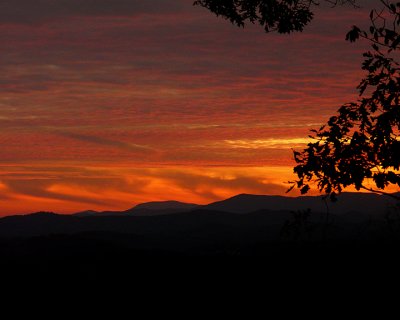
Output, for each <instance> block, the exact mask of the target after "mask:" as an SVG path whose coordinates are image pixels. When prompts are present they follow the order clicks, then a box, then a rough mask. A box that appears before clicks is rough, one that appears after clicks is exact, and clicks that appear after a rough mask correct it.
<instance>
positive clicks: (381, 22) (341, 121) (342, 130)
mask: <svg viewBox="0 0 400 320" xmlns="http://www.w3.org/2000/svg"><path fill="white" fill-rule="evenodd" d="M381 3H382V4H383V5H384V9H383V10H382V11H377V10H373V11H372V12H371V14H370V19H371V27H370V28H369V30H368V31H363V30H361V29H360V28H358V27H356V26H354V27H353V28H352V29H351V31H350V32H349V33H348V34H347V37H346V39H347V40H349V41H356V40H357V39H359V38H365V39H367V40H369V41H370V42H371V43H372V50H371V51H368V52H366V53H364V58H365V60H364V63H363V64H362V69H363V70H365V71H366V72H367V75H366V77H365V78H364V79H362V80H361V82H360V84H359V86H358V90H359V93H360V99H359V100H358V101H357V102H351V103H347V104H344V105H343V106H342V107H340V109H339V110H338V113H337V115H335V116H333V117H331V118H330V119H329V121H328V122H327V124H326V125H324V126H322V127H321V128H320V129H319V130H312V131H313V135H312V136H311V137H312V138H313V139H314V141H313V142H310V143H309V144H308V146H307V148H306V149H304V150H303V151H302V152H297V151H294V158H295V161H296V163H297V166H296V167H295V168H294V172H295V173H296V174H297V176H298V180H297V181H295V182H294V185H293V186H292V188H293V187H298V188H300V190H301V192H302V193H303V194H304V193H307V192H308V190H309V189H310V184H311V183H316V184H317V186H318V189H319V190H320V191H323V192H325V193H326V194H327V195H330V196H331V198H333V199H334V198H335V195H336V194H337V193H340V192H341V191H342V190H343V188H345V187H347V186H350V185H354V186H355V188H356V189H357V190H360V189H367V190H370V191H374V192H378V193H383V194H387V193H385V192H384V191H383V190H384V189H385V188H386V187H387V186H388V185H390V184H394V185H397V186H399V187H400V173H399V168H400V106H399V102H400V68H399V64H398V63H397V62H396V60H395V58H396V54H398V51H397V50H398V49H400V46H399V45H400V34H399V32H398V28H399V26H400V2H398V3H392V2H391V1H383V0H381ZM367 181H370V182H371V183H373V184H374V185H375V186H376V188H377V189H376V188H375V187H373V188H371V187H367V186H366V182H367ZM388 195H391V196H393V197H396V198H398V197H397V196H394V195H393V194H388Z"/></svg>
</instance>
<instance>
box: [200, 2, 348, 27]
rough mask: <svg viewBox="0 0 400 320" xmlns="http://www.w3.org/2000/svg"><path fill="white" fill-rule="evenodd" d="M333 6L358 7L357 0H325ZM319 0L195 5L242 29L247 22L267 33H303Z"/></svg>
mask: <svg viewBox="0 0 400 320" xmlns="http://www.w3.org/2000/svg"><path fill="white" fill-rule="evenodd" d="M325 1H326V2H328V3H330V4H332V5H333V6H335V5H338V4H344V3H351V4H353V5H354V3H355V0H335V1H332V0H325ZM318 4H319V2H318V1H316V0H197V1H195V2H194V5H199V6H202V7H204V8H207V9H208V10H210V11H211V12H213V13H215V14H216V15H217V16H222V17H224V18H225V19H228V20H230V21H231V22H232V23H233V24H236V25H237V26H239V27H244V25H245V22H246V21H248V22H250V23H258V24H259V25H261V26H263V28H264V29H265V31H266V32H270V31H277V32H279V33H291V32H293V31H303V29H304V27H305V26H306V25H307V24H308V23H309V22H310V21H311V20H312V18H313V12H312V11H311V9H312V7H313V6H316V5H318Z"/></svg>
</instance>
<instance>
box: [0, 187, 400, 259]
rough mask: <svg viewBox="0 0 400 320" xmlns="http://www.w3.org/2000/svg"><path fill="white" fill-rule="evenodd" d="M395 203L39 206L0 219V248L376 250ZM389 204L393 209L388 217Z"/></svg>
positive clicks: (55, 255) (303, 200)
mask: <svg viewBox="0 0 400 320" xmlns="http://www.w3.org/2000/svg"><path fill="white" fill-rule="evenodd" d="M326 205H328V207H329V210H328V211H327V207H326ZM394 207H395V201H394V200H392V199H390V198H388V197H384V196H379V195H375V194H356V193H347V194H343V195H341V196H340V198H339V200H338V202H336V203H331V202H328V203H325V201H323V200H322V199H321V197H298V198H288V197H280V196H261V195H246V194H242V195H237V196H235V197H232V198H229V199H226V200H224V201H218V202H214V203H211V204H209V205H204V206H199V205H195V204H187V203H180V202H176V201H166V202H151V203H145V204H140V205H137V206H135V207H133V208H132V209H129V210H126V211H120V212H117V211H107V212H95V211H85V212H80V213H77V214H75V215H58V214H55V213H49V212H39V213H34V214H29V215H24V216H8V217H4V218H1V219H0V254H1V255H2V257H8V258H7V259H9V260H10V261H22V263H25V262H26V261H36V262H37V263H38V264H40V265H43V263H44V262H41V261H48V260H49V259H56V260H57V261H64V262H65V260H66V259H69V260H68V261H75V262H76V261H80V259H89V261H91V262H90V263H92V261H98V260H101V261H104V259H106V260H107V261H106V262H105V263H106V265H110V263H111V262H112V261H113V259H114V258H115V256H118V257H119V259H122V260H124V261H126V260H132V261H137V260H136V259H137V258H138V257H147V256H165V255H168V256H171V255H173V256H176V255H179V256H182V255H185V256H187V255H196V256H199V255H200V256H203V255H207V256H209V255H211V256H232V255H235V256H236V255H242V256H243V255H244V256H254V255H256V256H260V255H261V256H265V255H270V254H271V252H275V253H277V254H279V255H286V254H287V252H291V253H293V252H298V250H299V248H305V249H306V250H309V248H311V251H310V254H312V255H314V254H315V253H318V252H319V253H320V248H322V247H323V248H331V249H332V248H337V247H338V248H340V250H339V251H337V252H342V250H344V252H347V253H348V254H349V255H352V254H353V253H354V252H355V251H354V250H356V251H357V250H359V249H358V248H360V247H362V248H364V249H363V250H364V252H366V253H368V254H369V252H370V249H371V244H372V247H374V248H376V251H377V252H381V248H386V247H387V243H390V244H391V245H392V244H393V247H394V248H395V249H393V250H397V248H398V246H397V244H400V236H399V234H400V232H399V231H400V215H399V211H398V210H397V209H396V208H394ZM308 209H311V211H308ZM396 210H397V211H396ZM388 212H393V213H394V214H395V215H394V216H393V217H394V218H393V219H392V220H390V221H389V220H387V219H386V213H388ZM376 243H378V244H379V245H376ZM299 244H300V245H301V246H300V247H299ZM282 250H283V251H282ZM287 250H289V251H287ZM324 250H325V249H324ZM335 250H336V249H335ZM284 252H286V253H284ZM324 252H325V251H324ZM327 252H328V251H327ZM319 253H318V254H319ZM296 254H297V253H296ZM110 257H113V258H110ZM15 259H17V260H15ZM71 259H72V260H71ZM36 262H35V263H36ZM64 262H63V263H64ZM93 263H94V262H93Z"/></svg>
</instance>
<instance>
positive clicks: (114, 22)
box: [0, 0, 369, 215]
mask: <svg viewBox="0 0 400 320" xmlns="http://www.w3.org/2000/svg"><path fill="white" fill-rule="evenodd" d="M361 2H362V3H363V4H366V3H368V2H369V1H361ZM192 3H193V0H85V1H82V0H81V1H78V0H40V1H39V0H38V1H33V0H10V1H2V2H1V3H0V30H1V31H0V42H1V44H2V45H1V47H0V71H1V72H0V91H1V93H0V142H1V148H0V215H7V214H19V213H28V212H34V211H39V210H46V211H55V212H59V213H71V212H76V211H81V210H87V209H93V210H120V209H128V208H130V207H132V206H134V205H135V204H137V203H140V202H146V201H153V200H171V199H174V200H179V201H185V202H195V203H209V202H212V201H216V200H220V199H223V198H227V197H229V196H233V195H235V194H238V193H255V194H279V195H284V194H285V191H286V190H287V188H288V186H289V185H288V184H287V183H286V182H287V181H288V180H291V179H293V178H294V176H293V175H292V167H293V166H294V162H293V160H292V152H291V148H297V149H301V147H302V146H304V143H306V142H307V136H308V134H309V130H310V129H312V128H318V127H319V126H320V125H321V124H323V123H324V122H325V121H326V120H327V119H328V117H329V116H330V115H332V114H333V113H334V112H335V111H336V110H337V109H338V107H339V106H340V105H341V104H343V103H345V102H349V101H352V100H355V99H357V91H356V89H355V87H356V86H357V84H358V82H359V80H360V79H361V77H362V76H363V73H362V71H361V70H360V65H361V62H362V56H361V53H362V52H363V51H365V49H366V48H367V44H366V43H362V42H359V43H356V44H354V43H353V44H350V43H348V42H346V41H345V40H344V38H345V34H346V32H347V31H348V30H349V29H350V27H351V26H352V25H353V24H359V25H365V24H367V23H368V14H369V10H368V9H366V8H363V9H357V10H356V9H351V8H350V7H343V8H335V9H331V8H329V7H327V6H325V7H324V6H322V7H321V8H319V9H317V10H315V19H314V21H313V22H312V23H311V24H310V25H309V26H308V27H306V29H305V31H304V32H303V33H298V34H292V35H290V36H288V35H278V34H265V33H264V32H263V29H262V28H261V27H257V26H248V27H246V28H245V29H240V28H237V27H235V26H233V25H231V24H230V23H229V22H227V21H226V20H223V19H222V18H216V17H215V16H214V15H213V14H211V13H210V12H208V11H207V10H206V9H204V8H201V7H193V6H192ZM290 195H293V196H294V195H297V193H296V192H293V193H291V194H290Z"/></svg>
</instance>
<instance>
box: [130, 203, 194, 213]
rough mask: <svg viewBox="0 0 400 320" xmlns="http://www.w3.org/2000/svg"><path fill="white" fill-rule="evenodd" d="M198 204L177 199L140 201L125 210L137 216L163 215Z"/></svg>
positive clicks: (179, 211)
mask: <svg viewBox="0 0 400 320" xmlns="http://www.w3.org/2000/svg"><path fill="white" fill-rule="evenodd" d="M198 207H199V205H198V204H194V203H185V202H180V201H175V200H167V201H152V202H145V203H140V204H138V205H136V206H134V207H133V208H131V209H129V210H126V211H125V212H126V213H128V214H130V215H135V216H140V215H143V216H149V215H162V214H171V213H181V212H186V211H191V210H194V209H196V208H198Z"/></svg>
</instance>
